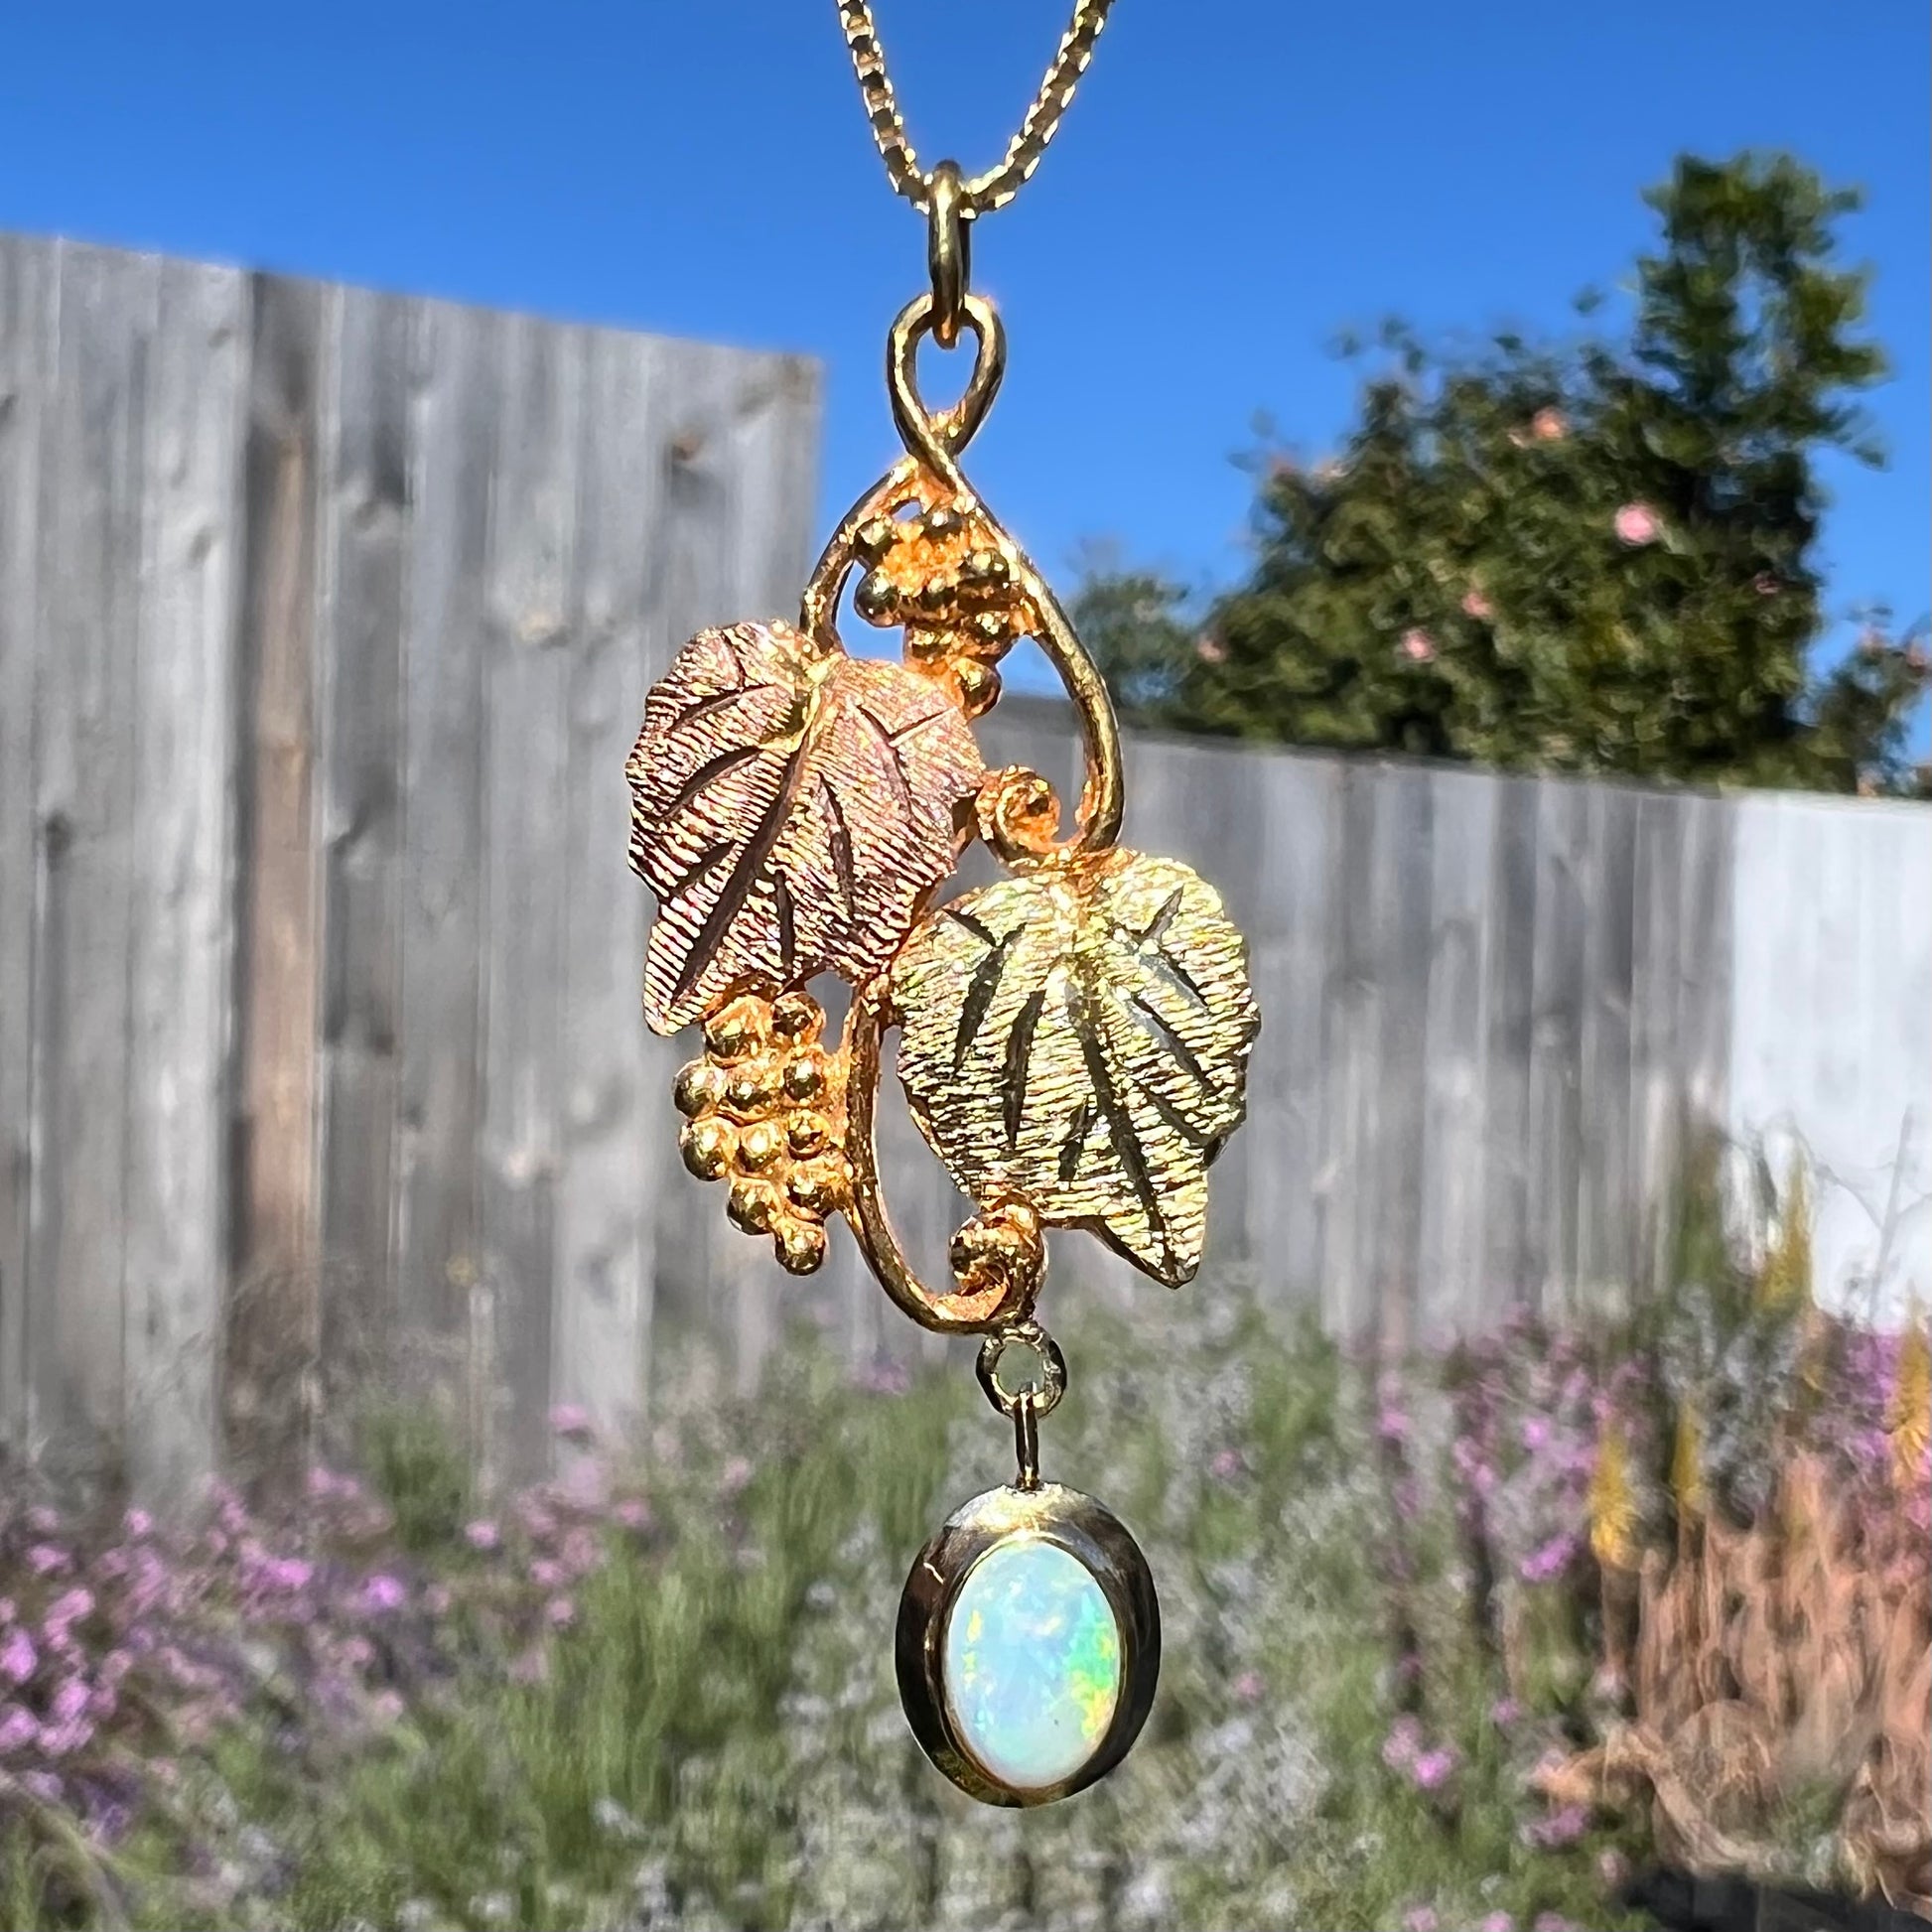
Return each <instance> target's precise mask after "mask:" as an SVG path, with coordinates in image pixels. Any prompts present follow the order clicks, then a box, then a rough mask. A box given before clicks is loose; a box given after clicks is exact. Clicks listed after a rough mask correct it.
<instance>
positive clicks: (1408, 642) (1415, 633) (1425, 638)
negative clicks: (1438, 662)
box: [1400, 627, 1436, 664]
mask: <svg viewBox="0 0 1932 1932" xmlns="http://www.w3.org/2000/svg"><path fill="white" fill-rule="evenodd" d="M1400 649H1401V651H1402V654H1403V656H1404V657H1406V658H1407V659H1408V660H1409V661H1410V663H1412V664H1427V663H1429V662H1431V661H1432V660H1433V659H1434V657H1435V655H1436V639H1435V638H1434V637H1432V636H1431V635H1430V634H1429V632H1428V631H1426V630H1424V629H1422V628H1420V627H1416V628H1412V629H1409V630H1405V631H1404V632H1403V633H1402V643H1401V645H1400Z"/></svg>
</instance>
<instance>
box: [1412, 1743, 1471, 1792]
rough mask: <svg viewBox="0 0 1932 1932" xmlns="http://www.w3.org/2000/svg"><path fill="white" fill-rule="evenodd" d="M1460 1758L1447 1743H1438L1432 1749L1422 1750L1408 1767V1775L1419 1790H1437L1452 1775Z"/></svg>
mask: <svg viewBox="0 0 1932 1932" xmlns="http://www.w3.org/2000/svg"><path fill="white" fill-rule="evenodd" d="M1458 1762H1460V1760H1459V1759H1458V1758H1457V1756H1456V1753H1455V1750H1454V1748H1453V1747H1452V1746H1451V1745H1449V1744H1439V1745H1438V1746H1437V1747H1436V1748H1435V1749H1434V1750H1430V1751H1424V1752H1422V1753H1421V1754H1420V1755H1419V1756H1418V1757H1417V1758H1416V1761H1415V1762H1414V1763H1413V1764H1411V1765H1410V1767H1409V1775H1410V1777H1411V1778H1413V1779H1414V1780H1415V1783H1416V1788H1417V1789H1418V1790H1421V1791H1438V1790H1441V1788H1442V1787H1443V1786H1444V1785H1446V1784H1447V1783H1448V1782H1449V1778H1450V1777H1451V1776H1452V1775H1453V1773H1454V1770H1455V1767H1456V1765H1457V1763H1458Z"/></svg>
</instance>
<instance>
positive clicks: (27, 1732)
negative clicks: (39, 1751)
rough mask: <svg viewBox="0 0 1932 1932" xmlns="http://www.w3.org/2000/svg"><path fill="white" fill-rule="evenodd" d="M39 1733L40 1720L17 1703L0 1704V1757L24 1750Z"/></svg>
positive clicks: (35, 1739)
mask: <svg viewBox="0 0 1932 1932" xmlns="http://www.w3.org/2000/svg"><path fill="white" fill-rule="evenodd" d="M40 1734H41V1726H40V1721H39V1720H38V1719H37V1718H36V1717H35V1716H34V1714H33V1713H32V1712H31V1711H23V1710H22V1709H21V1707H20V1706H19V1705H17V1704H0V1757H5V1756H6V1755H7V1754H8V1753H9V1752H10V1751H17V1750H24V1749H25V1748H26V1747H27V1746H28V1745H29V1744H32V1743H34V1742H36V1741H37V1740H38V1739H39V1737H40Z"/></svg>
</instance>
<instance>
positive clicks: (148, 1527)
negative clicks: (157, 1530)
mask: <svg viewBox="0 0 1932 1932" xmlns="http://www.w3.org/2000/svg"><path fill="white" fill-rule="evenodd" d="M121 1528H122V1529H123V1530H124V1531H125V1532H126V1533H127V1534H128V1535H129V1536H131V1537H133V1539H134V1540H135V1541H136V1542H137V1543H139V1542H142V1541H143V1540H144V1539H146V1538H148V1537H150V1536H152V1535H153V1534H154V1518H153V1517H152V1516H150V1515H149V1514H148V1512H147V1511H146V1510H145V1509H130V1510H129V1511H128V1512H127V1514H126V1515H125V1516H123V1517H122V1518H121Z"/></svg>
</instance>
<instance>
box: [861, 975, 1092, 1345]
mask: <svg viewBox="0 0 1932 1932" xmlns="http://www.w3.org/2000/svg"><path fill="white" fill-rule="evenodd" d="M889 1024H890V1014H889V1010H888V1004H887V995H886V985H885V980H884V977H883V976H882V977H880V978H876V979H872V980H868V981H867V982H866V984H865V985H864V986H862V987H861V988H860V989H859V991H858V992H857V993H856V994H855V995H854V996H853V1001H852V1017H851V1019H850V1020H849V1022H848V1023H847V1028H846V1044H847V1050H848V1051H849V1052H850V1054H851V1064H850V1066H849V1067H848V1069H847V1073H846V1090H845V1121H846V1146H845V1151H846V1158H847V1159H848V1160H849V1161H850V1162H851V1163H852V1205H851V1207H850V1209H849V1210H848V1218H849V1219H850V1221H851V1223H852V1232H853V1233H854V1235H855V1236H857V1238H858V1242H859V1246H860V1248H861V1249H862V1250H863V1251H864V1253H865V1257H866V1260H867V1262H868V1263H869V1264H870V1265H871V1268H872V1271H873V1273H874V1274H875V1275H877V1276H878V1277H879V1281H880V1285H881V1287H883V1288H884V1289H885V1291H886V1293H887V1294H888V1295H890V1296H891V1297H892V1299H893V1301H894V1303H895V1304H896V1305H897V1307H898V1308H899V1309H901V1310H902V1311H904V1312H905V1313H906V1314H909V1315H910V1316H911V1317H912V1319H913V1320H914V1321H916V1322H917V1323H918V1324H919V1326H920V1327H921V1328H929V1329H931V1330H932V1331H933V1332H934V1333H935V1334H942V1335H962V1334H984V1333H986V1332H987V1331H988V1330H990V1329H995V1328H1004V1327H1005V1326H1006V1325H1007V1324H1010V1323H1012V1322H1013V1321H1014V1317H1015V1316H1017V1315H1018V1316H1024V1315H1025V1313H1026V1311H1027V1310H1028V1308H1029V1307H1030V1306H1031V1305H1032V1299H1033V1296H1034V1293H1035V1290H1036V1289H1037V1288H1038V1285H1039V1283H1038V1276H1037V1273H1036V1272H1035V1274H1034V1275H1033V1277H1032V1278H1031V1279H1029V1277H1028V1276H1027V1275H1026V1274H1024V1273H1014V1274H1011V1275H1008V1276H1005V1277H1004V1278H1002V1279H1001V1280H999V1281H996V1282H994V1283H993V1284H992V1285H991V1286H989V1287H987V1288H984V1289H981V1290H979V1291H978V1292H976V1293H967V1292H964V1291H960V1292H955V1293H952V1294H942V1293H938V1292H935V1291H934V1290H932V1289H929V1288H927V1287H926V1285H925V1284H924V1283H923V1282H922V1281H920V1280H919V1278H918V1276H917V1275H916V1274H915V1273H914V1272H913V1270H912V1264H911V1262H910V1261H909V1260H908V1259H907V1257H906V1253H905V1250H904V1249H903V1248H902V1247H901V1246H900V1245H899V1239H898V1236H897V1234H896V1233H895V1232H894V1229H893V1223H892V1220H891V1217H890V1216H889V1215H888V1214H887V1212H886V1197H885V1193H884V1191H883V1188H882V1186H881V1183H880V1178H879V1141H878V1123H877V1117H876V1108H877V1104H878V1098H879V1075H880V1066H881V1059H882V1051H883V1044H884V1038H885V1033H886V1028H887V1026H888V1025H889ZM1061 1373H1062V1375H1064V1373H1065V1370H1064V1365H1062V1370H1061Z"/></svg>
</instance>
